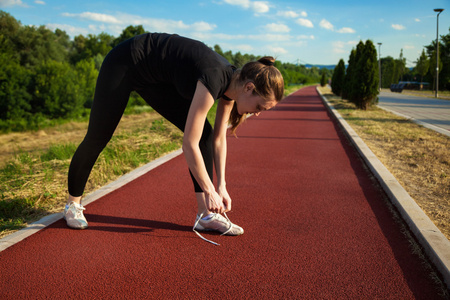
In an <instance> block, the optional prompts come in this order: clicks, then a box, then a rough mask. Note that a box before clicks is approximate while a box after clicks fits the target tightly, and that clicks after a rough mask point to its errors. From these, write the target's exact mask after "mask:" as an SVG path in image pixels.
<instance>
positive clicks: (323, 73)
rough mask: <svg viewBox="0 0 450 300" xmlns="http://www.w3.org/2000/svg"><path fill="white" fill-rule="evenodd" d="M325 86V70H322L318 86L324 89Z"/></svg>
mask: <svg viewBox="0 0 450 300" xmlns="http://www.w3.org/2000/svg"><path fill="white" fill-rule="evenodd" d="M326 85H327V78H326V72H325V70H322V77H321V78H320V86H322V87H324V86H326Z"/></svg>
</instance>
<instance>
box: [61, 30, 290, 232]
mask: <svg viewBox="0 0 450 300" xmlns="http://www.w3.org/2000/svg"><path fill="white" fill-rule="evenodd" d="M274 61H275V60H274V59H273V58H272V57H263V58H261V59H260V60H259V61H257V62H251V63H248V64H246V65H245V66H244V67H243V68H242V70H237V69H236V68H235V67H234V66H232V65H231V64H230V63H229V62H228V61H227V60H226V59H224V58H223V57H222V56H220V55H218V54H217V53H216V52H214V51H213V50H211V49H210V48H208V47H207V46H206V45H204V44H203V43H201V42H198V41H195V40H191V39H188V38H184V37H181V36H178V35H170V34H158V33H147V34H143V35H139V36H136V37H134V38H132V39H130V40H127V41H125V42H123V43H121V44H120V45H118V46H117V47H115V48H114V49H113V50H112V51H111V52H110V53H109V54H108V55H107V56H106V58H105V60H104V62H103V65H102V67H101V70H100V74H99V76H98V80H97V86H96V90H95V96H94V102H93V106H92V110H91V116H90V120H89V127H88V131H87V134H86V137H85V138H84V140H83V142H82V143H81V144H80V146H79V147H78V149H77V151H76V152H75V154H74V156H73V158H72V162H71V164H70V168H69V175H68V188H69V199H68V201H67V205H66V208H65V210H64V218H65V219H66V222H67V225H68V226H69V227H71V228H77V229H83V228H87V226H88V223H87V221H86V219H85V217H84V215H83V210H84V209H85V208H84V207H83V206H82V205H81V196H82V194H83V191H84V188H85V185H86V182H87V180H88V177H89V174H90V172H91V170H92V167H93V165H94V163H95V161H96V160H97V158H98V156H99V154H100V152H101V151H102V150H103V149H104V147H105V146H106V144H107V143H108V142H109V140H110V139H111V137H112V135H113V133H114V131H115V129H116V127H117V125H118V123H119V121H120V119H121V117H122V114H123V112H124V110H125V107H126V105H127V102H128V98H129V96H130V93H131V91H133V90H134V91H136V92H137V93H139V95H140V96H141V97H142V98H143V99H144V100H145V101H146V102H147V103H148V104H149V105H150V106H152V107H153V108H154V109H155V110H156V111H157V112H158V113H160V114H161V115H162V116H163V117H164V118H166V119H167V120H168V121H170V122H171V123H173V124H174V125H175V126H177V127H178V128H179V129H180V130H182V131H183V132H184V138H183V153H184V156H185V158H186V161H187V164H188V167H189V170H190V173H191V177H192V181H193V183H194V189H195V194H196V198H197V205H198V215H197V219H196V222H195V225H194V230H215V231H219V232H221V233H222V234H227V235H240V234H242V233H243V232H244V230H243V229H242V228H241V227H239V226H237V225H235V224H233V223H231V222H230V221H229V220H228V218H226V219H225V218H224V217H223V216H222V215H221V213H224V212H227V211H229V210H231V198H230V196H229V194H228V192H227V189H226V185H225V160H226V152H227V150H226V149H227V145H226V133H227V125H228V122H229V123H230V124H231V131H232V132H233V133H234V132H235V130H236V128H237V126H238V125H239V124H240V123H241V122H242V121H243V120H244V118H245V115H246V114H250V113H254V114H256V115H258V114H259V113H260V112H261V111H264V110H268V109H271V108H272V107H274V106H275V105H276V104H277V103H278V102H279V101H280V100H281V99H282V97H283V92H284V82H283V77H282V76H281V73H280V72H279V70H278V69H277V68H276V67H274V65H273V64H274ZM216 99H219V103H218V107H217V113H216V120H215V125H214V130H213V129H212V127H211V125H210V124H209V122H208V121H207V119H206V115H207V113H208V111H209V109H210V108H211V107H212V105H213V104H214V101H215V100H216ZM213 165H215V167H216V173H217V181H218V182H217V189H216V188H215V187H214V184H213V182H212V178H213Z"/></svg>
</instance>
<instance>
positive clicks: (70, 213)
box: [64, 202, 88, 229]
mask: <svg viewBox="0 0 450 300" xmlns="http://www.w3.org/2000/svg"><path fill="white" fill-rule="evenodd" d="M85 209H86V208H84V207H83V205H81V204H78V203H75V202H70V204H69V205H66V207H65V208H64V219H65V220H66V222H67V226H69V227H70V228H74V229H85V228H87V227H88V222H87V220H86V218H85V217H84V214H83V210H85Z"/></svg>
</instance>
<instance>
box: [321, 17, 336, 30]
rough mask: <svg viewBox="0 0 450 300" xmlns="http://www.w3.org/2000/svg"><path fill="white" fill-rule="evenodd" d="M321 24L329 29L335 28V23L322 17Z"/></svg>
mask: <svg viewBox="0 0 450 300" xmlns="http://www.w3.org/2000/svg"><path fill="white" fill-rule="evenodd" d="M319 26H320V27H322V28H325V29H328V30H334V26H333V24H331V23H330V22H328V21H327V20H325V19H322V21H320V23H319Z"/></svg>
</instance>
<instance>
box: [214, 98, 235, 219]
mask: <svg viewBox="0 0 450 300" xmlns="http://www.w3.org/2000/svg"><path fill="white" fill-rule="evenodd" d="M233 105H234V101H226V100H223V99H220V100H219V103H218V106H217V112H216V121H215V124H214V145H213V147H214V148H213V149H214V165H215V166H216V174H217V191H218V193H219V195H220V196H221V197H222V198H223V202H224V203H225V206H226V207H225V211H230V210H231V198H230V196H229V195H228V192H227V189H226V180H225V165H226V157H227V139H226V137H227V128H228V119H229V118H230V113H231V110H232V108H233Z"/></svg>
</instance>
